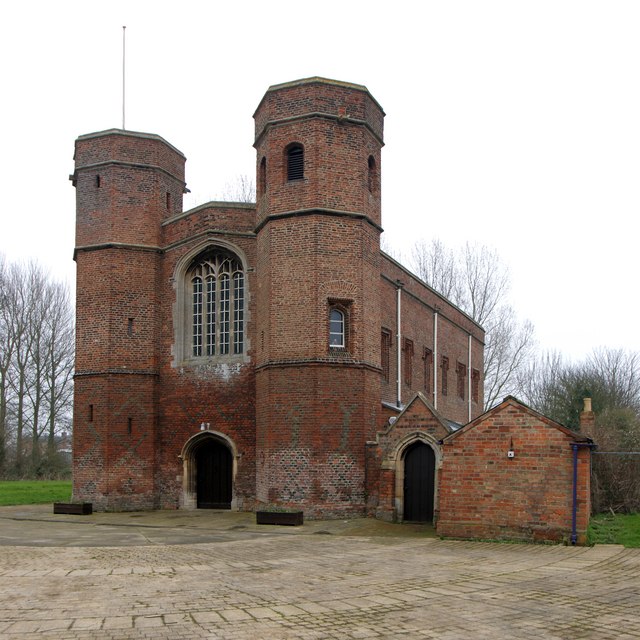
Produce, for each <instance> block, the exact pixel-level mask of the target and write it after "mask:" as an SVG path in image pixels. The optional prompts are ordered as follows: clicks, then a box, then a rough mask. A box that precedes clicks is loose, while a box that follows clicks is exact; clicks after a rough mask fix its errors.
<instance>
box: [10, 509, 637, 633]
mask: <svg viewBox="0 0 640 640" xmlns="http://www.w3.org/2000/svg"><path fill="white" fill-rule="evenodd" d="M32 515H33V514H32ZM37 515H38V514H37V513H36V514H35V515H33V518H35V519H31V520H25V519H23V520H20V521H16V520H13V521H11V522H9V521H10V520H11V518H10V517H8V515H7V512H5V511H3V509H0V536H1V535H2V534H3V530H5V529H6V530H5V533H6V532H7V531H8V532H9V533H10V534H11V531H12V530H13V527H14V525H15V523H16V522H21V523H22V526H23V527H24V531H25V536H24V539H25V544H23V545H18V544H12V545H8V544H4V545H0V638H2V639H7V640H17V639H22V638H25V639H35V638H50V639H56V640H62V639H64V640H67V639H70V640H73V639H90V638H106V639H113V640H132V639H140V638H161V639H164V638H171V639H173V638H176V639H178V640H180V639H185V640H190V639H200V638H214V639H221V640H227V639H229V640H233V639H245V638H249V639H251V640H260V639H262V638H269V639H274V640H278V639H289V638H291V639H294V638H295V639H296V640H297V639H302V640H310V639H328V638H340V639H344V638H347V639H349V638H378V639H380V638H418V639H420V638H432V639H435V638H437V639H438V640H443V639H460V638H464V639H465V640H466V638H474V640H475V639H480V640H483V639H491V640H496V639H502V638H518V639H527V638H532V639H541V640H553V639H558V640H572V639H583V638H599V639H604V640H608V639H614V638H615V639H616V640H617V639H619V638H628V639H631V638H636V639H639V638H640V549H624V548H623V547H620V546H616V545H603V546H597V547H593V548H588V547H564V546H542V545H540V546H537V545H536V546H534V545H519V544H518V545H515V544H498V543H475V542H459V541H446V540H439V539H437V538H433V537H426V535H425V534H424V533H422V534H421V533H420V532H419V531H417V532H416V531H409V530H406V529H402V528H398V527H397V526H396V528H395V529H387V528H383V529H379V528H377V527H378V525H377V524H376V523H375V522H371V524H370V529H369V535H363V534H366V523H364V524H363V523H351V524H348V523H346V522H341V523H340V522H339V523H315V524H310V525H309V527H308V528H307V525H305V526H304V527H302V528H296V532H295V533H293V532H292V531H291V529H290V528H284V527H276V528H273V529H268V530H267V531H266V532H261V531H254V530H252V528H251V525H250V524H246V525H242V527H245V528H236V529H233V527H236V526H238V522H240V521H241V520H242V518H244V516H245V514H241V515H239V516H238V517H237V518H235V516H233V515H230V516H225V517H223V518H221V519H220V520H219V521H217V527H218V528H217V529H216V528H215V527H214V525H215V524H216V523H215V522H212V521H211V519H209V521H208V523H207V526H206V527H205V528H206V529H207V530H212V531H211V535H212V538H211V539H209V541H207V542H202V543H192V542H188V537H189V536H185V537H184V538H181V541H182V542H181V544H163V543H147V544H146V545H143V544H139V541H138V537H137V535H138V534H136V535H135V536H133V537H132V538H131V539H132V542H133V543H132V544H130V545H123V544H122V541H123V538H122V532H118V531H115V532H113V537H112V538H110V537H109V536H107V535H105V537H104V539H105V542H110V543H113V542H116V543H117V544H111V546H107V545H105V546H96V545H94V544H89V545H86V546H79V545H78V544H75V545H73V546H71V545H69V544H66V545H60V546H58V545H55V544H53V542H54V541H55V540H56V539H58V535H59V532H58V533H56V534H55V535H53V536H51V535H49V533H50V532H48V531H47V527H48V526H50V525H49V524H46V523H43V522H42V520H38V519H37V518H36V516H37ZM103 515H104V514H103ZM40 516H41V517H44V516H43V514H40ZM101 517H102V516H101ZM105 517H107V516H106V515H105ZM148 518H149V520H148V523H150V522H151V521H152V520H153V516H152V515H149V516H148ZM162 518H163V516H162V515H157V516H156V520H155V522H156V525H155V526H158V527H160V528H161V527H162V526H167V527H168V528H172V527H173V528H176V527H175V525H176V523H178V524H184V525H188V526H191V525H189V523H188V519H187V520H185V521H183V522H182V523H180V521H179V519H177V520H176V519H171V524H170V525H166V524H165V525H162V524H161V521H162ZM234 518H235V519H234ZM107 519H108V518H107ZM110 522H111V524H110V525H109V526H110V527H114V528H117V527H118V525H117V523H115V521H114V520H113V519H111V520H110ZM203 522H204V520H203ZM7 523H9V524H8V526H7V527H6V528H5V525H6V524H7ZM234 523H235V524H234ZM51 526H53V528H54V529H55V528H56V527H57V526H58V525H57V524H55V523H54V524H53V525H51ZM71 526H72V527H75V528H77V527H78V526H94V525H71ZM125 526H126V525H124V524H123V525H122V528H124V527H125ZM29 528H35V529H37V530H38V531H37V532H35V533H34V532H29V531H28V530H29ZM94 528H97V529H99V528H100V526H99V525H98V524H95V526H94ZM182 528H186V526H185V527H182ZM196 528H197V527H196ZM285 529H286V530H285ZM72 530H73V529H72ZM354 530H355V531H357V532H359V534H360V535H352V533H353V531H354ZM220 531H224V535H221V534H220ZM319 531H323V532H324V533H325V535H317V533H318V532H319ZM394 531H395V534H394V533H393V532H394ZM36 533H37V535H36ZM11 535H13V534H11ZM11 535H9V536H5V538H6V537H11ZM32 535H33V537H34V538H35V539H36V540H39V541H40V542H37V543H36V544H31V545H28V541H29V540H30V539H31V536H32ZM67 535H68V536H69V535H71V534H70V533H69V532H67ZM171 535H173V534H171ZM159 537H161V536H159ZM90 539H91V540H92V541H93V537H91V538H90ZM46 540H49V542H48V543H47V544H44V543H43V541H46Z"/></svg>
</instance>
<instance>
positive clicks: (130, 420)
mask: <svg viewBox="0 0 640 640" xmlns="http://www.w3.org/2000/svg"><path fill="white" fill-rule="evenodd" d="M132 432H133V418H128V419H127V433H128V434H129V435H131V433H132Z"/></svg>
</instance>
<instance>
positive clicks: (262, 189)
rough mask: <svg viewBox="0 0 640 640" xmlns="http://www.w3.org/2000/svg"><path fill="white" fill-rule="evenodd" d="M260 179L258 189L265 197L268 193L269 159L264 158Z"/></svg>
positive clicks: (261, 162) (261, 163)
mask: <svg viewBox="0 0 640 640" xmlns="http://www.w3.org/2000/svg"><path fill="white" fill-rule="evenodd" d="M258 175H259V179H258V188H259V190H260V195H264V194H265V193H266V192H267V159H266V158H262V160H261V161H260V173H259V174H258Z"/></svg>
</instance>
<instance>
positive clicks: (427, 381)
mask: <svg viewBox="0 0 640 640" xmlns="http://www.w3.org/2000/svg"><path fill="white" fill-rule="evenodd" d="M422 360H423V361H424V392H425V393H431V370H432V369H433V352H432V351H431V349H427V348H426V347H425V348H424V352H423V354H422Z"/></svg>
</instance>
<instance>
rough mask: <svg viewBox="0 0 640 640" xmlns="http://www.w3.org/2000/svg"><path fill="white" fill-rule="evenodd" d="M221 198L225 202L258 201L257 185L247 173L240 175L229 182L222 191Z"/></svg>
mask: <svg viewBox="0 0 640 640" xmlns="http://www.w3.org/2000/svg"><path fill="white" fill-rule="evenodd" d="M221 200H222V201H224V202H245V203H251V202H255V201H256V185H255V183H254V181H253V179H252V178H250V177H249V176H247V175H239V176H238V177H237V178H236V179H235V180H234V181H233V182H227V184H225V186H224V190H223V191H222V195H221Z"/></svg>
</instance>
